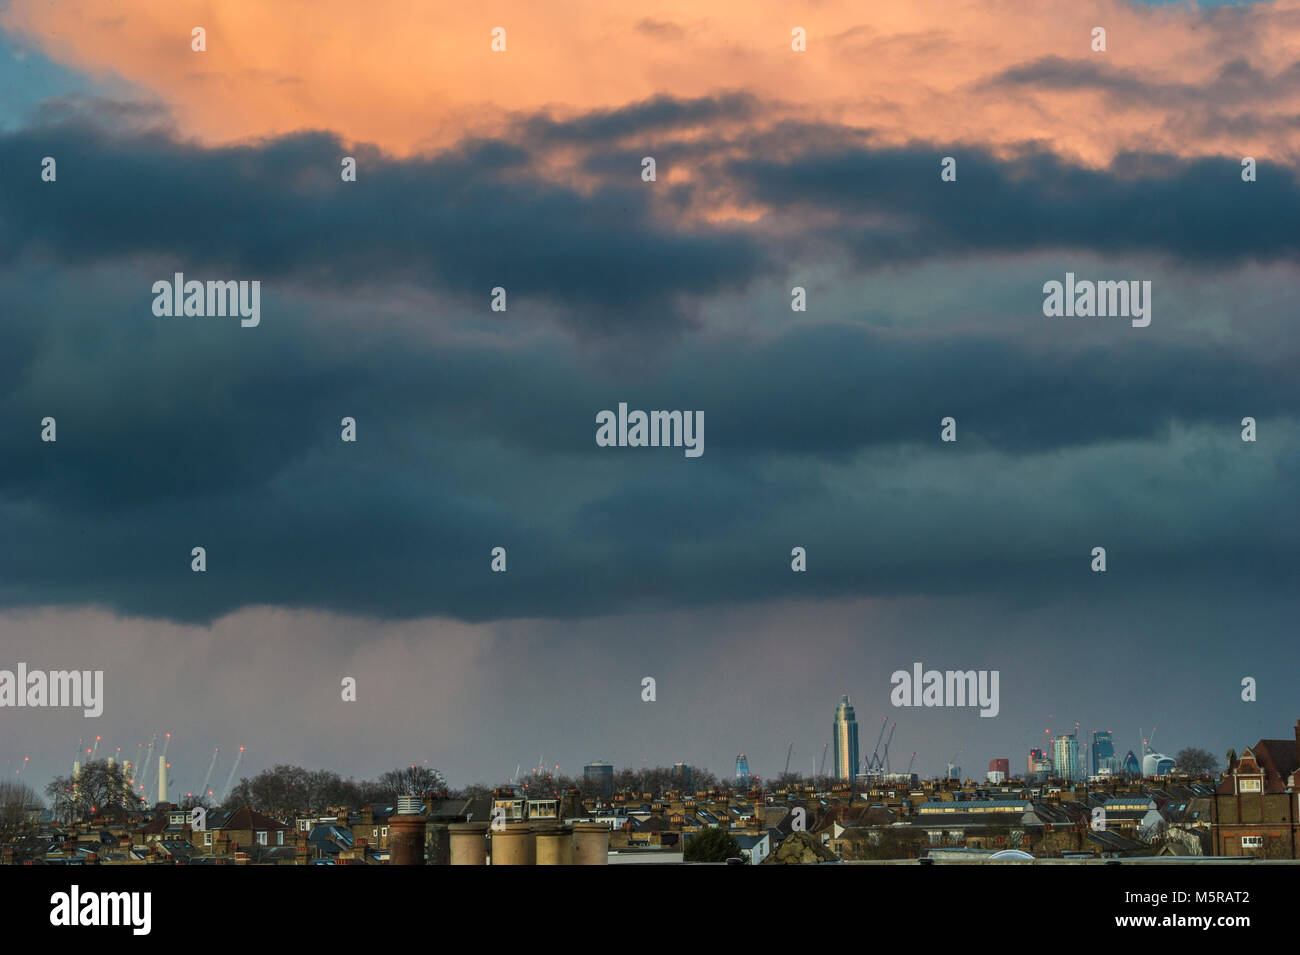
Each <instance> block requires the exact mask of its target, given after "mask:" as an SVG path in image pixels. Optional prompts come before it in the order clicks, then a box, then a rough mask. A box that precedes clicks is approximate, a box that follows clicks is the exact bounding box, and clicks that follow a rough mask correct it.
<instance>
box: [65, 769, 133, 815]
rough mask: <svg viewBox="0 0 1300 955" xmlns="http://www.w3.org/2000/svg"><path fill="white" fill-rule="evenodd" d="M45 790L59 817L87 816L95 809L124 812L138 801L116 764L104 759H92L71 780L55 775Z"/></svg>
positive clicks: (67, 777) (96, 810) (68, 777)
mask: <svg viewBox="0 0 1300 955" xmlns="http://www.w3.org/2000/svg"><path fill="white" fill-rule="evenodd" d="M45 793H46V795H47V796H49V797H50V801H51V803H52V804H53V807H54V812H55V814H56V815H58V816H59V817H60V818H62V819H75V818H79V817H85V816H90V815H91V814H93V813H95V812H108V813H113V812H124V811H125V810H126V809H134V808H138V806H139V804H140V801H139V799H138V797H136V796H135V795H133V794H132V792H131V789H130V784H129V782H128V780H127V778H126V775H125V773H124V772H123V770H122V767H121V766H120V765H113V766H110V765H109V764H108V761H107V760H102V759H101V760H96V761H95V762H91V763H86V765H84V766H82V767H81V773H80V775H79V776H77V777H76V778H75V779H74V778H73V777H72V776H56V777H55V778H54V779H53V780H52V781H51V782H50V784H49V785H48V786H46V787H45Z"/></svg>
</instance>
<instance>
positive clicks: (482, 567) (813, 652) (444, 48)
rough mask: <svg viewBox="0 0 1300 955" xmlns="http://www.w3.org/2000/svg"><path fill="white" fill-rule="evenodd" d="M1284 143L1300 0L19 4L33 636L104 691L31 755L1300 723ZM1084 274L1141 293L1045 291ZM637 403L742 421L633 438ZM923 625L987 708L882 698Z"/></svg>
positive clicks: (4, 359)
mask: <svg viewBox="0 0 1300 955" xmlns="http://www.w3.org/2000/svg"><path fill="white" fill-rule="evenodd" d="M195 27H203V28H204V29H205V31H206V50H205V51H203V52H196V51H194V50H192V49H191V31H192V29H193V28H195ZM495 27H502V28H504V30H505V31H506V38H507V39H506V50H505V51H504V52H493V50H492V49H491V42H492V36H491V33H492V30H493V28H495ZM796 27H798V28H802V29H803V30H805V31H806V37H807V49H806V51H805V52H795V51H793V50H792V49H791V36H792V34H791V31H792V30H793V29H794V28H796ZM1095 27H1102V28H1104V29H1105V31H1106V50H1105V51H1104V52H1094V50H1093V49H1092V43H1093V41H1092V31H1093V29H1094V28H1095ZM47 156H48V157H54V158H55V160H56V161H57V179H56V181H54V182H44V181H42V179H41V162H42V159H43V158H44V157H47ZM345 156H352V157H355V158H356V161H357V177H356V181H355V182H344V181H342V179H341V177H340V161H341V159H342V157H345ZM647 156H652V157H654V159H655V161H656V166H657V179H656V181H654V182H645V181H643V180H642V175H641V170H642V159H643V157H647ZM944 157H953V158H955V160H956V163H957V172H958V175H957V181H956V182H943V181H941V179H940V163H941V160H942V159H943V158H944ZM1244 157H1251V158H1253V159H1254V160H1255V165H1256V170H1257V178H1256V181H1254V182H1243V179H1242V160H1243V158H1244ZM1297 163H1300V0H1276V2H1263V3H1250V4H1242V5H1220V4H1200V5H1197V4H1194V3H1177V4H1143V3H1135V2H1097V3H1057V4H1050V5H1049V4H1031V3H1028V2H1026V0H1017V2H1011V0H975V2H966V0H934V2H927V0H908V2H907V3H903V4H896V5H879V4H862V3H850V2H831V0H826V2H811V3H807V4H805V5H803V6H800V5H798V4H796V5H791V4H785V3H769V2H756V3H746V4H722V3H717V4H701V3H698V2H691V3H686V2H681V3H659V4H653V5H645V4H626V3H620V4H616V3H604V4H597V3H576V2H552V3H544V4H539V3H520V2H487V3H482V4H468V5H465V4H462V5H443V4H428V3H416V2H397V0H370V2H367V3H364V4H356V3H340V2H334V0H310V2H308V0H281V2H274V3H270V2H257V3H254V2H251V0H247V2H246V0H226V2H221V3H217V2H204V3H197V2H187V0H169V2H167V3H158V2H156V0H121V2H116V3H112V4H106V3H103V2H98V3H97V2H91V0H77V2H73V0H8V2H5V0H0V176H2V177H3V179H2V181H0V252H2V253H3V255H0V309H2V317H0V541H2V542H3V546H0V669H3V668H7V669H13V668H14V667H15V665H16V664H17V663H18V662H19V661H23V662H25V663H26V664H27V665H28V666H29V667H30V668H43V669H68V668H75V669H102V670H104V671H105V692H106V700H105V705H104V715H103V716H102V717H100V718H99V719H97V720H89V719H83V718H82V717H81V715H80V711H76V712H70V711H57V710H43V711H42V710H30V709H22V710H0V760H3V761H8V762H7V764H6V766H5V767H0V768H8V769H9V771H12V770H13V768H14V767H16V766H17V765H19V764H20V763H21V761H22V759H23V757H24V756H30V757H31V764H30V766H31V768H30V769H29V770H27V771H26V773H25V774H24V775H25V776H30V777H31V779H30V780H29V781H31V782H33V783H35V784H37V785H39V786H43V785H44V782H45V781H46V780H48V778H50V777H51V776H53V775H54V774H56V773H66V772H67V771H68V770H69V769H70V764H71V760H72V757H73V753H74V750H75V748H76V743H77V740H78V738H80V737H83V736H90V737H91V738H93V737H94V736H95V735H97V734H102V735H103V736H104V740H105V743H104V745H105V746H107V747H108V749H107V751H108V752H109V753H111V752H112V751H113V750H114V749H115V748H116V747H118V746H121V747H122V750H123V754H124V755H128V754H129V755H130V756H131V757H133V756H134V753H135V750H136V744H137V743H139V742H141V741H142V740H146V741H147V740H148V739H149V738H150V736H151V735H152V734H153V733H155V732H157V733H162V732H164V731H170V732H172V734H173V738H174V743H173V747H172V751H171V761H172V763H173V766H174V770H173V777H174V779H175V780H176V785H177V788H178V789H179V791H181V792H184V791H185V790H186V788H189V787H193V786H197V785H198V783H199V781H200V777H201V776H202V775H203V772H204V770H206V768H207V760H208V758H209V756H210V754H211V752H212V748H213V747H214V746H220V747H221V748H222V750H223V751H227V750H233V749H234V748H236V747H237V746H239V745H241V744H243V745H246V746H247V747H248V752H247V757H246V762H245V769H246V770H247V771H248V772H249V773H250V774H251V773H253V772H256V771H257V770H259V769H261V768H264V767H266V766H270V765H273V764H276V763H295V764H299V765H304V766H307V767H309V768H330V769H334V770H336V771H339V772H341V773H343V774H344V775H356V776H371V775H375V774H378V773H380V772H382V771H384V770H386V769H389V768H392V767H393V766H397V765H404V764H410V763H419V762H422V761H423V760H426V759H427V760H428V761H429V763H430V765H432V766H435V767H437V768H438V769H440V770H441V771H442V772H443V773H444V774H445V775H447V776H448V778H449V780H450V781H451V783H452V785H454V786H462V785H465V784H468V783H471V782H474V781H482V782H487V783H495V782H502V781H504V780H505V779H506V778H507V777H508V776H510V775H511V774H513V772H514V769H515V766H516V765H517V764H521V763H522V764H523V765H524V766H525V767H526V766H529V765H532V764H534V763H535V762H536V761H537V757H538V755H539V754H540V755H541V756H543V757H544V760H545V762H546V763H547V764H550V765H553V764H556V763H558V764H559V765H560V767H561V771H562V772H565V773H579V772H580V771H581V766H582V764H583V763H584V762H587V761H589V760H594V759H607V760H610V761H612V762H614V763H615V764H616V765H618V766H625V765H633V766H640V765H642V762H643V760H644V761H646V762H647V763H648V764H649V765H662V764H671V763H673V762H677V761H685V762H688V763H691V764H697V765H703V766H707V767H708V768H710V769H712V770H714V771H715V772H718V773H721V774H726V773H728V772H729V770H730V768H731V765H732V761H733V760H734V758H735V755H736V754H737V753H739V752H745V753H746V754H747V755H748V757H749V764H750V767H751V769H753V771H754V772H756V773H758V774H759V775H761V776H774V775H776V774H777V773H779V772H780V770H781V768H782V764H783V762H784V758H785V752H786V746H787V743H788V742H789V741H791V740H793V741H794V743H795V757H794V767H793V768H796V769H800V770H802V771H805V772H806V771H808V769H809V768H810V764H811V761H812V760H814V759H819V758H820V755H821V751H822V745H823V743H825V742H827V741H828V739H829V734H830V725H831V720H832V717H833V711H834V707H835V704H836V702H837V700H838V697H839V695H840V694H842V693H846V692H847V693H849V694H851V695H852V697H853V701H854V703H855V705H856V707H857V713H858V718H859V720H860V721H861V723H862V728H863V729H862V732H863V740H862V743H863V755H864V756H866V755H867V754H868V753H869V752H870V749H871V744H872V742H873V740H874V737H875V729H876V728H877V726H878V725H879V723H880V721H881V719H882V718H883V717H885V716H888V717H889V718H890V720H896V721H897V723H898V728H897V731H896V734H895V738H894V744H893V747H892V749H891V756H892V757H893V758H892V760H891V761H892V762H893V763H894V768H896V769H901V768H902V767H903V766H904V765H906V763H907V759H908V756H909V755H910V753H911V752H912V751H913V750H915V751H917V753H918V756H917V762H916V768H917V769H918V770H919V771H921V772H922V773H923V774H935V773H939V772H941V771H942V770H943V768H944V766H945V764H946V761H947V760H948V758H949V757H950V756H952V755H953V753H954V751H957V750H962V751H963V753H962V755H961V757H960V758H959V759H957V760H956V762H958V763H960V764H961V765H963V766H964V768H965V769H966V772H967V775H969V776H982V775H983V770H984V767H985V766H986V764H987V763H988V761H989V760H991V759H993V758H994V757H1000V756H1006V757H1009V758H1010V759H1011V764H1012V767H1013V769H1016V770H1020V769H1023V767H1024V756H1025V753H1026V752H1027V750H1028V749H1029V747H1030V746H1037V745H1040V744H1041V743H1042V741H1043V729H1044V728H1045V727H1046V726H1047V725H1048V719H1049V714H1051V715H1052V717H1053V726H1054V728H1058V729H1059V728H1062V727H1065V728H1067V729H1072V728H1073V724H1074V722H1075V721H1078V722H1079V729H1080V732H1081V733H1087V732H1088V731H1090V730H1092V729H1109V730H1112V731H1114V733H1115V737H1116V742H1115V745H1116V748H1117V749H1118V750H1119V751H1120V752H1121V754H1122V753H1123V752H1126V751H1127V750H1129V749H1135V750H1136V749H1138V745H1139V727H1142V728H1143V729H1145V730H1146V731H1147V732H1148V733H1149V732H1150V730H1151V728H1152V726H1153V725H1155V724H1158V726H1159V729H1158V732H1157V735H1156V737H1155V745H1156V748H1157V749H1161V750H1164V751H1167V752H1171V753H1172V752H1175V751H1176V750H1178V749H1180V748H1182V747H1183V746H1189V745H1194V746H1202V747H1205V748H1207V749H1210V750H1211V751H1212V752H1214V753H1215V754H1216V755H1218V756H1219V757H1220V758H1222V756H1223V753H1224V752H1225V751H1226V750H1227V748H1228V747H1230V746H1232V747H1236V748H1238V749H1240V748H1242V747H1244V746H1246V745H1249V744H1252V743H1254V742H1255V741H1256V740H1257V739H1258V738H1260V737H1282V736H1288V735H1290V733H1291V730H1292V727H1293V726H1294V724H1295V721H1296V719H1297V717H1300V709H1297V697H1296V694H1295V685H1296V679H1297V676H1300V643H1298V642H1297V632H1296V621H1297V619H1300V581H1298V579H1297V578H1298V576H1300V544H1298V543H1297V540H1298V539H1300V503H1298V502H1300V498H1298V496H1297V491H1298V490H1300V440H1298V439H1297V434H1298V432H1297V424H1298V423H1300V384H1298V383H1297V375H1296V371H1297V367H1298V366H1300V333H1298V332H1297V317H1296V302H1297V294H1296V292H1297V252H1298V251H1300V180H1298V179H1297V176H1296V170H1297ZM176 272H183V273H184V274H185V276H186V278H187V279H200V280H207V279H213V280H257V281H259V282H260V283H261V322H260V324H259V325H258V326H257V327H256V328H242V327H240V324H239V322H238V321H237V320H233V319H229V318H215V317H214V318H160V317H157V316H155V315H154V313H153V311H152V309H151V303H152V300H153V294H152V292H151V288H152V286H153V284H154V283H155V282H156V281H158V280H168V281H170V280H171V279H172V277H173V275H174V273H176ZM1067 272H1072V273H1075V274H1076V275H1077V276H1079V277H1081V278H1086V279H1115V280H1130V279H1133V280H1143V281H1150V282H1151V283H1152V289H1153V292H1152V321H1151V324H1150V325H1149V327H1146V328H1135V327H1132V326H1131V325H1130V323H1129V321H1128V320H1127V319H1118V318H1091V319H1089V318H1077V319H1076V318H1048V317H1045V316H1044V314H1043V292H1042V286H1043V284H1044V283H1045V282H1048V281H1052V280H1056V281H1062V280H1064V277H1065V275H1066V273H1067ZM497 286H500V287H504V288H505V289H506V290H507V292H508V303H509V304H508V308H507V310H506V311H504V312H494V311H492V309H491V308H490V302H491V290H492V289H493V288H494V287H497ZM795 286H800V287H803V288H805V289H806V290H807V311H806V312H794V311H792V310H791V289H792V288H793V287H795ZM619 402H627V403H628V404H629V406H630V407H632V408H641V409H690V410H694V409H700V410H702V411H703V412H704V418H705V422H706V429H705V440H706V445H705V447H706V450H705V453H704V454H703V455H702V456H701V457H699V458H689V457H686V456H684V455H683V454H682V453H681V451H680V450H674V449H635V448H619V449H612V448H601V447H597V446H596V443H595V441H594V435H595V416H596V414H597V413H598V412H599V411H601V410H602V409H614V408H617V407H618V404H619ZM46 416H52V417H54V418H56V420H57V423H58V425H57V426H58V440H57V442H54V443H45V442H42V441H41V440H40V430H41V429H40V422H41V420H42V418H44V417H46ZM344 416H351V417H354V418H355V419H356V422H357V433H358V440H357V441H356V443H354V444H353V443H344V442H342V441H341V440H340V420H341V419H342V418H343V417H344ZM945 416H952V417H954V418H955V419H956V422H957V433H958V440H957V441H956V442H955V443H943V442H941V441H940V439H939V438H940V419H941V418H944V417H945ZM1246 416H1251V417H1254V418H1255V419H1256V421H1257V424H1258V440H1257V441H1256V442H1254V443H1247V442H1243V441H1242V440H1241V420H1242V418H1243V417H1246ZM195 546H203V547H205V548H206V550H207V562H208V564H207V572H206V573H203V574H196V573H192V572H191V570H190V551H191V548H192V547H195ZM497 546H502V547H505V548H506V549H507V553H508V570H507V572H506V573H504V574H494V573H492V572H491V570H490V551H491V549H492V548H493V547H497ZM795 546H802V547H804V548H806V549H807V554H808V570H807V572H806V573H793V572H792V571H791V566H790V560H791V558H790V552H791V548H792V547H795ZM1096 546H1103V547H1105V548H1106V552H1107V564H1108V567H1107V572H1106V573H1104V574H1094V573H1093V572H1092V571H1091V570H1090V561H1091V557H1090V552H1091V550H1092V548H1094V547H1096ZM914 661H920V662H922V663H923V664H924V665H925V666H926V667H927V668H930V667H933V668H937V669H995V670H999V671H1000V673H1001V681H1000V687H1001V705H1000V712H999V715H998V716H997V717H996V718H994V719H981V718H980V717H979V716H978V713H977V711H976V710H974V709H920V710H918V709H895V708H893V707H892V706H890V703H889V690H890V685H889V675H890V674H891V673H892V672H893V671H895V670H898V669H910V668H911V666H912V664H913V662H914ZM346 676H352V677H355V678H356V679H357V681H358V700H357V702H355V703H345V702H342V701H341V700H340V698H339V697H340V693H339V682H340V680H341V679H342V678H343V677H346ZM646 676H651V677H654V678H655V679H656V681H657V689H658V699H657V701H656V702H654V703H645V702H642V700H641V681H642V678H643V677H646ZM1247 676H1250V677H1254V678H1255V679H1257V680H1258V685H1259V689H1258V701H1257V702H1254V703H1245V702H1242V700H1241V681H1242V679H1243V678H1244V677H1247ZM103 752H104V750H103V749H101V754H103ZM227 765H228V764H227ZM216 775H217V777H218V778H222V777H223V775H224V774H223V773H222V772H221V771H220V770H219V771H218V772H217V774H216Z"/></svg>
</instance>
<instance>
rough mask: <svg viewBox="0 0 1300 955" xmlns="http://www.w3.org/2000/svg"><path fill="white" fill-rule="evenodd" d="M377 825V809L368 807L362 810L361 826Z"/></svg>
mask: <svg viewBox="0 0 1300 955" xmlns="http://www.w3.org/2000/svg"><path fill="white" fill-rule="evenodd" d="M374 824H375V808H374V807H373V806H366V807H364V808H363V809H362V810H361V825H363V826H373V825H374Z"/></svg>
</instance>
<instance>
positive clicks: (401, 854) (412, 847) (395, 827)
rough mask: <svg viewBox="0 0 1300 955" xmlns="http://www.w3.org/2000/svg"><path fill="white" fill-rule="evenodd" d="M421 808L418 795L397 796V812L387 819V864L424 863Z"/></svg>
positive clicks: (423, 827) (422, 815)
mask: <svg viewBox="0 0 1300 955" xmlns="http://www.w3.org/2000/svg"><path fill="white" fill-rule="evenodd" d="M423 808H424V807H423V805H422V801H421V799H420V797H419V796H398V797H397V813H396V815H393V816H390V817H389V819H388V864H389V865H424V833H425V827H426V822H425V818H424V814H423V813H422V812H421V809H423Z"/></svg>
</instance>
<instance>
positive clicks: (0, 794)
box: [0, 780, 40, 842]
mask: <svg viewBox="0 0 1300 955" xmlns="http://www.w3.org/2000/svg"><path fill="white" fill-rule="evenodd" d="M39 804H40V800H39V798H38V797H37V795H36V791H35V790H34V789H32V787H31V786H28V785H27V784H26V783H22V782H18V781H17V780H13V781H9V780H6V781H5V782H2V783H0V842H8V841H9V840H11V839H12V838H13V837H14V836H15V835H16V834H17V833H18V832H20V831H21V830H22V829H23V827H24V825H25V824H26V822H27V808H28V807H29V806H36V805H39Z"/></svg>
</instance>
